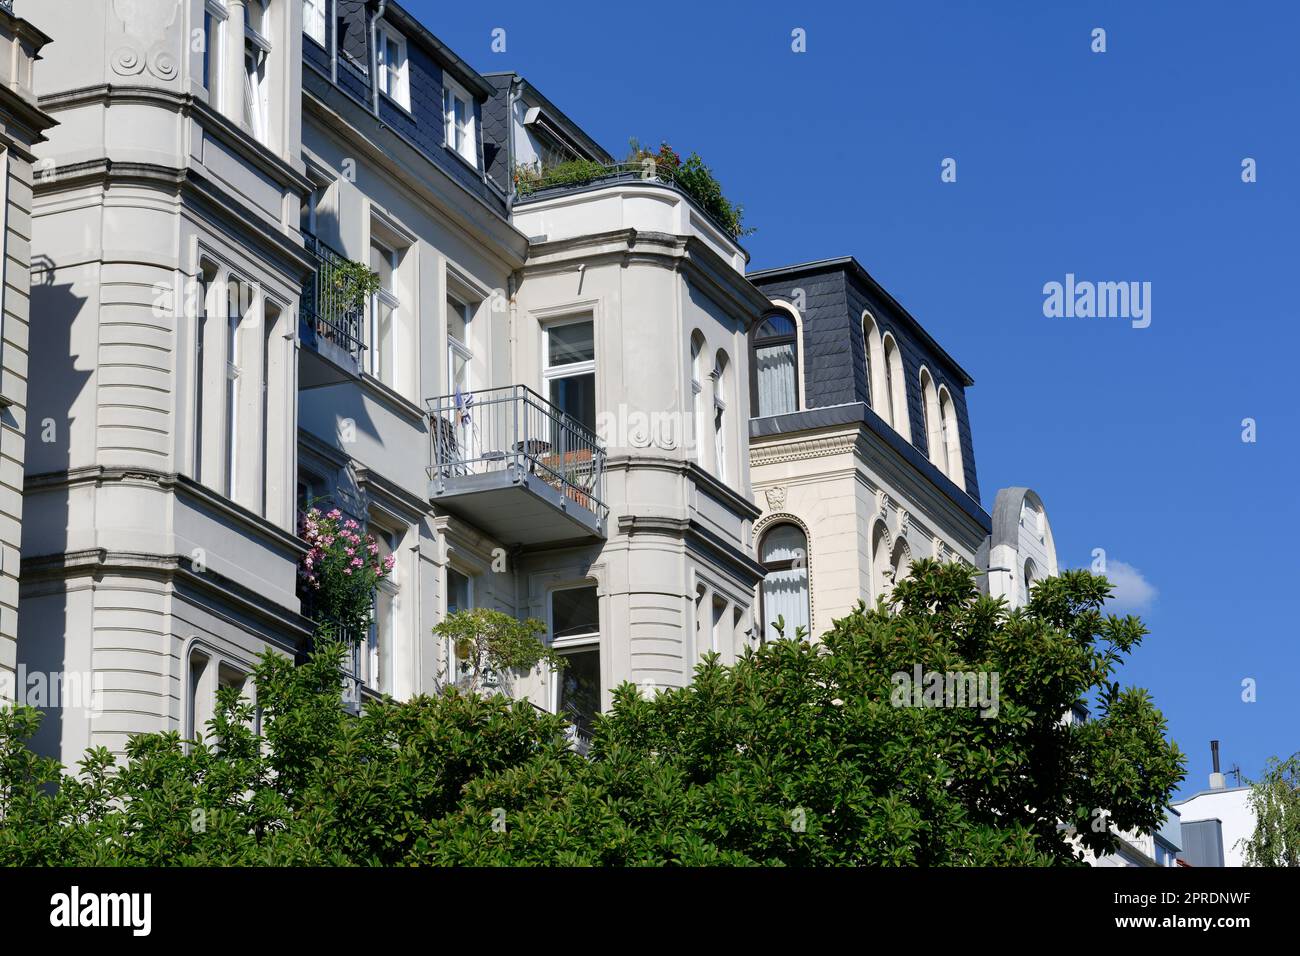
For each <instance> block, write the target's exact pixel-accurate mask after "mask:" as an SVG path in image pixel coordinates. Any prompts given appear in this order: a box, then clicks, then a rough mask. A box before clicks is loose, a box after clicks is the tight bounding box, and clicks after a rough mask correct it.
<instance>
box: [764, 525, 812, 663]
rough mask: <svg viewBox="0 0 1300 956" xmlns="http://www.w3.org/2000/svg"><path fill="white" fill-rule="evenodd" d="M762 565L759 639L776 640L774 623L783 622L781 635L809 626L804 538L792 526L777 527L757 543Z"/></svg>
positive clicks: (806, 540) (806, 554)
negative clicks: (761, 622) (781, 620)
mask: <svg viewBox="0 0 1300 956" xmlns="http://www.w3.org/2000/svg"><path fill="white" fill-rule="evenodd" d="M759 561H760V562H761V563H762V565H763V571H764V574H763V591H762V602H763V603H762V611H763V637H764V639H768V640H775V639H776V638H777V636H778V635H777V631H776V628H775V626H774V625H775V624H776V621H777V618H778V617H782V618H784V619H785V636H786V637H788V638H789V637H794V636H795V632H796V629H798V628H800V627H802V628H804V629H805V630H806V629H807V628H808V627H809V626H810V617H811V615H810V612H809V606H808V538H807V536H805V535H804V533H803V530H802V529H801V528H799V527H798V526H796V525H792V524H779V525H776V526H775V527H773V528H771V529H769V530H768V531H767V533H766V534H764V535H763V539H762V541H761V542H760V544H759Z"/></svg>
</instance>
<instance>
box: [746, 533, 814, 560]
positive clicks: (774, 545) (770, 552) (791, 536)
mask: <svg viewBox="0 0 1300 956" xmlns="http://www.w3.org/2000/svg"><path fill="white" fill-rule="evenodd" d="M807 547H808V539H807V538H805V537H804V533H803V531H802V530H801V529H799V528H798V527H796V526H795V525H792V524H779V525H777V526H776V527H775V528H772V529H771V530H769V531H768V532H767V534H765V535H763V542H762V544H761V546H760V548H759V555H758V559H759V561H761V562H762V563H763V564H773V563H775V562H778V561H793V560H794V559H795V558H800V559H802V558H803V556H804V553H805V551H806V550H807Z"/></svg>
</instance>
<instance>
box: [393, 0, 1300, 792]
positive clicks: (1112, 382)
mask: <svg viewBox="0 0 1300 956" xmlns="http://www.w3.org/2000/svg"><path fill="white" fill-rule="evenodd" d="M405 5H406V6H407V8H408V9H410V10H411V11H412V12H413V13H415V14H416V15H417V16H418V17H419V18H420V19H421V20H423V21H424V22H425V23H426V24H427V25H428V26H429V27H430V29H432V31H433V32H434V33H435V34H437V35H438V36H439V37H440V38H441V39H442V40H444V41H445V42H446V43H448V44H449V45H450V46H451V47H452V48H453V49H455V50H456V51H457V52H458V53H459V54H460V55H461V56H462V57H464V58H465V59H466V60H467V61H468V62H469V63H470V64H471V65H473V66H474V67H476V68H477V69H479V70H481V71H484V72H488V71H493V70H516V71H518V72H521V73H523V74H524V75H526V76H528V78H529V79H530V80H531V81H532V82H533V83H534V84H535V85H536V86H537V87H538V88H539V89H541V90H542V91H543V92H544V93H545V94H546V95H547V96H548V97H550V99H551V100H552V101H554V102H555V103H556V104H557V105H558V106H559V107H560V108H561V109H564V110H565V111H566V112H568V113H569V115H570V116H572V117H573V118H574V119H575V120H576V121H577V122H579V123H580V124H582V125H583V126H584V128H586V129H587V130H588V132H590V133H591V134H592V135H593V136H594V137H595V138H596V139H597V140H598V141H600V142H601V143H603V144H604V145H605V146H606V148H608V149H609V150H610V151H611V152H613V153H615V155H622V154H623V152H624V150H625V148H626V143H627V140H628V137H629V136H637V137H638V138H639V139H640V140H641V141H642V142H644V143H657V142H659V141H660V140H661V139H667V140H669V141H670V142H671V143H672V144H673V146H674V147H675V148H676V149H678V150H679V151H680V152H683V153H687V152H690V151H692V150H694V151H698V152H699V153H700V154H701V155H702V156H703V157H704V159H705V162H706V163H708V164H709V165H710V166H711V167H712V168H713V170H714V172H715V173H716V174H717V176H718V177H719V179H720V180H721V181H722V183H723V186H724V188H725V190H726V192H727V194H728V195H729V197H731V198H732V199H733V200H736V201H739V202H741V203H743V205H744V207H745V214H746V220H747V222H748V223H749V224H751V225H753V226H756V227H757V228H758V232H757V233H756V234H754V235H753V236H750V237H749V238H748V240H746V245H747V247H748V249H749V251H750V253H751V254H752V256H753V261H752V264H751V265H752V267H753V268H765V267H769V266H776V265H782V264H786V263H791V262H798V261H805V260H809V259H817V258H823V257H830V256H839V255H846V254H851V255H854V256H856V257H857V258H858V260H859V261H860V262H861V263H862V264H863V265H864V266H865V267H866V268H867V269H868V271H870V272H871V273H872V274H873V275H874V276H875V277H876V278H877V279H878V280H880V282H881V283H883V284H884V285H885V287H886V288H888V289H889V290H890V291H891V292H892V293H893V294H894V295H895V296H896V297H897V298H898V299H899V301H901V302H902V303H903V304H904V305H905V306H906V307H907V308H908V309H909V310H910V311H911V312H912V314H913V315H915V316H916V317H917V318H918V319H919V320H920V321H921V322H922V324H924V325H925V326H926V327H927V328H928V329H929V331H930V332H931V333H932V334H933V335H934V336H935V337H936V338H937V339H938V340H939V342H940V343H942V344H943V345H944V346H945V348H947V350H948V351H949V352H950V353H951V354H952V355H953V356H954V357H955V358H956V359H957V360H958V361H959V362H960V363H962V365H964V366H965V368H966V369H967V370H968V371H970V372H971V374H972V375H973V377H974V378H975V382H976V384H975V386H974V387H973V388H972V389H970V390H969V391H968V393H967V398H968V402H969V404H970V410H971V418H972V427H973V430H974V440H975V453H976V464H977V466H978V474H979V480H980V487H981V491H982V494H983V498H984V501H983V503H984V506H985V507H986V508H988V507H991V505H992V495H993V494H994V493H995V492H996V490H997V489H998V488H1000V487H1004V486H1007V485H1013V484H1027V485H1029V486H1031V487H1033V488H1035V489H1037V490H1038V491H1039V492H1040V493H1041V494H1042V495H1043V498H1044V500H1045V502H1046V504H1047V508H1048V514H1049V517H1050V519H1051V521H1052V525H1053V528H1054V531H1055V534H1056V541H1057V548H1058V552H1059V555H1060V559H1061V562H1062V564H1063V565H1068V566H1072V567H1086V566H1088V565H1089V564H1090V563H1091V561H1092V553H1093V549H1095V548H1103V549H1105V552H1106V556H1107V560H1108V564H1109V565H1110V569H1111V571H1112V574H1113V576H1116V577H1123V579H1124V581H1125V591H1126V593H1127V594H1128V595H1130V598H1129V600H1128V603H1129V605H1130V606H1131V607H1132V609H1133V610H1135V611H1137V612H1140V613H1141V615H1142V617H1143V619H1144V620H1145V621H1146V622H1147V625H1148V627H1149V628H1150V630H1151V631H1152V633H1151V635H1150V636H1149V637H1148V638H1147V640H1146V643H1145V644H1144V646H1143V647H1142V648H1140V649H1139V650H1138V652H1137V653H1136V655H1135V656H1134V657H1133V659H1132V661H1131V662H1130V664H1129V666H1127V667H1126V668H1125V670H1124V672H1123V676H1122V680H1123V682H1125V683H1136V684H1138V685H1140V686H1144V687H1147V688H1148V689H1149V690H1151V692H1152V693H1153V694H1154V696H1155V698H1156V701H1157V703H1158V705H1159V706H1160V707H1161V708H1162V709H1163V711H1164V712H1165V714H1166V716H1167V717H1168V718H1169V722H1170V728H1171V734H1172V736H1173V738H1174V739H1175V740H1177V741H1178V743H1179V744H1180V746H1182V748H1183V749H1184V751H1186V752H1187V753H1188V756H1189V771H1188V779H1187V781H1186V782H1185V783H1184V786H1183V792H1184V794H1187V793H1191V792H1194V791H1195V790H1197V789H1201V788H1202V787H1203V786H1204V782H1205V779H1206V775H1207V774H1208V772H1209V740H1210V739H1211V738H1218V739H1220V740H1221V741H1222V745H1221V746H1222V753H1223V758H1224V763H1225V769H1226V767H1230V766H1231V765H1233V764H1239V765H1240V766H1241V768H1242V770H1243V772H1245V773H1246V774H1247V775H1248V776H1253V775H1255V774H1257V773H1258V772H1259V770H1260V769H1261V767H1262V765H1263V762H1264V760H1265V759H1266V758H1267V757H1268V756H1269V755H1271V754H1278V755H1287V754H1290V753H1292V752H1293V751H1296V750H1300V735H1297V733H1296V730H1297V727H1300V721H1297V719H1296V704H1295V693H1296V691H1297V690H1300V641H1297V633H1296V630H1297V629H1296V626H1295V624H1294V623H1293V621H1294V617H1293V616H1292V615H1293V614H1294V610H1292V611H1287V607H1288V606H1289V605H1287V604H1286V602H1287V601H1288V600H1291V599H1292V597H1293V592H1291V590H1290V588H1291V587H1293V586H1295V585H1294V583H1293V582H1295V580H1296V571H1297V565H1298V564H1300V561H1298V559H1297V556H1296V553H1295V552H1294V551H1293V550H1292V548H1291V544H1292V542H1294V541H1295V538H1296V531H1297V527H1296V526H1297V517H1296V509H1295V505H1294V498H1293V496H1292V486H1293V484H1294V482H1293V479H1292V475H1293V474H1294V472H1295V469H1296V465H1297V451H1296V443H1295V440H1296V435H1297V428H1296V425H1297V422H1296V417H1297V416H1296V403H1295V401H1294V400H1287V399H1285V398H1284V394H1285V389H1287V388H1289V387H1290V385H1291V384H1292V383H1293V380H1294V378H1295V372H1294V360H1293V359H1292V358H1291V355H1290V353H1293V352H1294V351H1295V348H1296V344H1297V339H1298V338H1300V336H1297V333H1296V322H1297V319H1300V309H1298V308H1297V304H1296V301H1295V297H1294V294H1293V289H1292V287H1291V286H1292V282H1293V278H1294V277H1295V276H1296V274H1297V255H1298V254H1300V241H1298V237H1297V231H1298V230H1300V225H1298V222H1297V215H1296V214H1297V210H1300V202H1298V200H1300V186H1297V182H1298V173H1300V169H1298V168H1297V167H1298V164H1300V124H1298V123H1297V122H1296V104H1297V103H1300V58H1297V57H1296V56H1295V51H1294V43H1295V38H1296V36H1297V35H1300V4H1295V3H1290V2H1282V0H1278V2H1274V3H1255V2H1234V3H1217V4H1212V3H1201V2H1186V0H1180V2H1172V0H1171V2H1163V3H1160V2H1149V3H1142V4H1135V3H1131V2H1069V3H1051V4H1045V3H1041V2H1038V0H1016V2H1000V3H985V2H956V0H949V2H924V0H908V2H902V0H899V2H890V3H852V4H850V3H844V4H832V3H800V4H795V3H781V4H773V3H757V2H750V3H698V4H693V5H691V6H689V7H685V8H684V7H680V6H678V7H672V6H664V5H662V4H650V5H645V4H636V3H626V4H594V5H591V6H590V7H579V6H578V5H564V4H559V5H557V4H537V3H528V4H524V3H513V2H503V3H495V4H492V5H490V6H489V5H478V4H474V5H470V4H445V3H433V2H431V0H406V4H405ZM498 27H499V28H503V29H504V30H505V31H506V51H505V52H504V53H493V52H492V50H491V39H492V37H491V31H492V30H493V29H494V28H498ZM1097 27H1101V28H1103V29H1105V31H1106V47H1107V49H1106V52H1105V53H1094V52H1092V50H1091V45H1092V31H1093V29H1094V28H1097ZM795 28H802V29H803V30H805V31H806V36H807V52H805V53H794V52H792V50H791V31H792V30H794V29H795ZM948 157H951V158H953V159H955V160H956V161H957V181H956V182H955V183H943V182H941V181H940V164H941V162H942V161H943V160H944V159H945V158H948ZM1246 157H1250V158H1253V159H1254V160H1255V161H1256V163H1257V176H1258V181H1257V182H1255V183H1252V184H1246V183H1243V182H1242V178H1241V172H1242V167H1241V164H1242V160H1243V159H1244V158H1246ZM1066 273H1074V274H1075V275H1076V276H1077V277H1078V278H1079V279H1091V280H1093V281H1139V282H1150V283H1151V290H1152V291H1151V325H1150V326H1149V327H1148V328H1145V329H1135V328H1133V327H1132V326H1131V324H1130V323H1129V322H1128V321H1126V320H1124V319H1117V318H1108V319H1097V318H1091V319H1088V318H1046V317H1045V316H1044V315H1043V286H1044V284H1045V283H1047V282H1050V281H1058V282H1059V281H1064V277H1065V274H1066ZM1247 417H1249V418H1253V419H1255V420H1256V422H1257V429H1258V431H1257V439H1258V440H1257V441H1256V442H1255V443H1253V444H1248V443H1245V442H1243V441H1242V424H1241V423H1242V419H1244V418H1247ZM1125 568H1127V569H1128V570H1125ZM1246 678H1253V679H1254V680H1255V681H1256V682H1257V700H1256V701H1255V702H1254V703H1245V702H1243V700H1242V681H1243V680H1244V679H1246Z"/></svg>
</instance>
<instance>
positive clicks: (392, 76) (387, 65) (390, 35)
mask: <svg viewBox="0 0 1300 956" xmlns="http://www.w3.org/2000/svg"><path fill="white" fill-rule="evenodd" d="M376 39H377V41H378V43H377V46H376V51H375V52H376V58H377V60H378V63H379V89H380V90H381V91H382V92H383V93H384V95H385V96H387V97H388V98H389V99H391V100H392V101H393V102H394V103H396V104H398V105H399V106H401V107H402V109H405V110H409V109H410V108H411V86H410V80H409V79H408V76H407V73H408V71H407V66H406V38H405V37H404V36H402V35H401V34H400V33H398V32H397V31H396V30H394V29H393V28H392V27H390V26H389V25H388V24H386V23H381V24H379V25H378V27H377V28H376Z"/></svg>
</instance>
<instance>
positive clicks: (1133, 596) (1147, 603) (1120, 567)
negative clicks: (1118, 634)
mask: <svg viewBox="0 0 1300 956" xmlns="http://www.w3.org/2000/svg"><path fill="white" fill-rule="evenodd" d="M1106 580H1107V581H1109V582H1110V583H1111V584H1112V585H1113V586H1114V591H1113V592H1112V593H1111V596H1110V600H1109V601H1107V602H1106V609H1107V610H1108V611H1148V610H1150V609H1151V605H1152V604H1154V603H1155V600H1156V594H1157V592H1156V588H1155V585H1153V584H1152V583H1151V582H1150V581H1148V580H1147V579H1146V578H1145V577H1143V576H1142V572H1141V571H1139V570H1138V569H1137V568H1135V567H1133V565H1131V564H1126V563H1124V562H1123V561H1115V560H1110V561H1107V562H1106Z"/></svg>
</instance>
